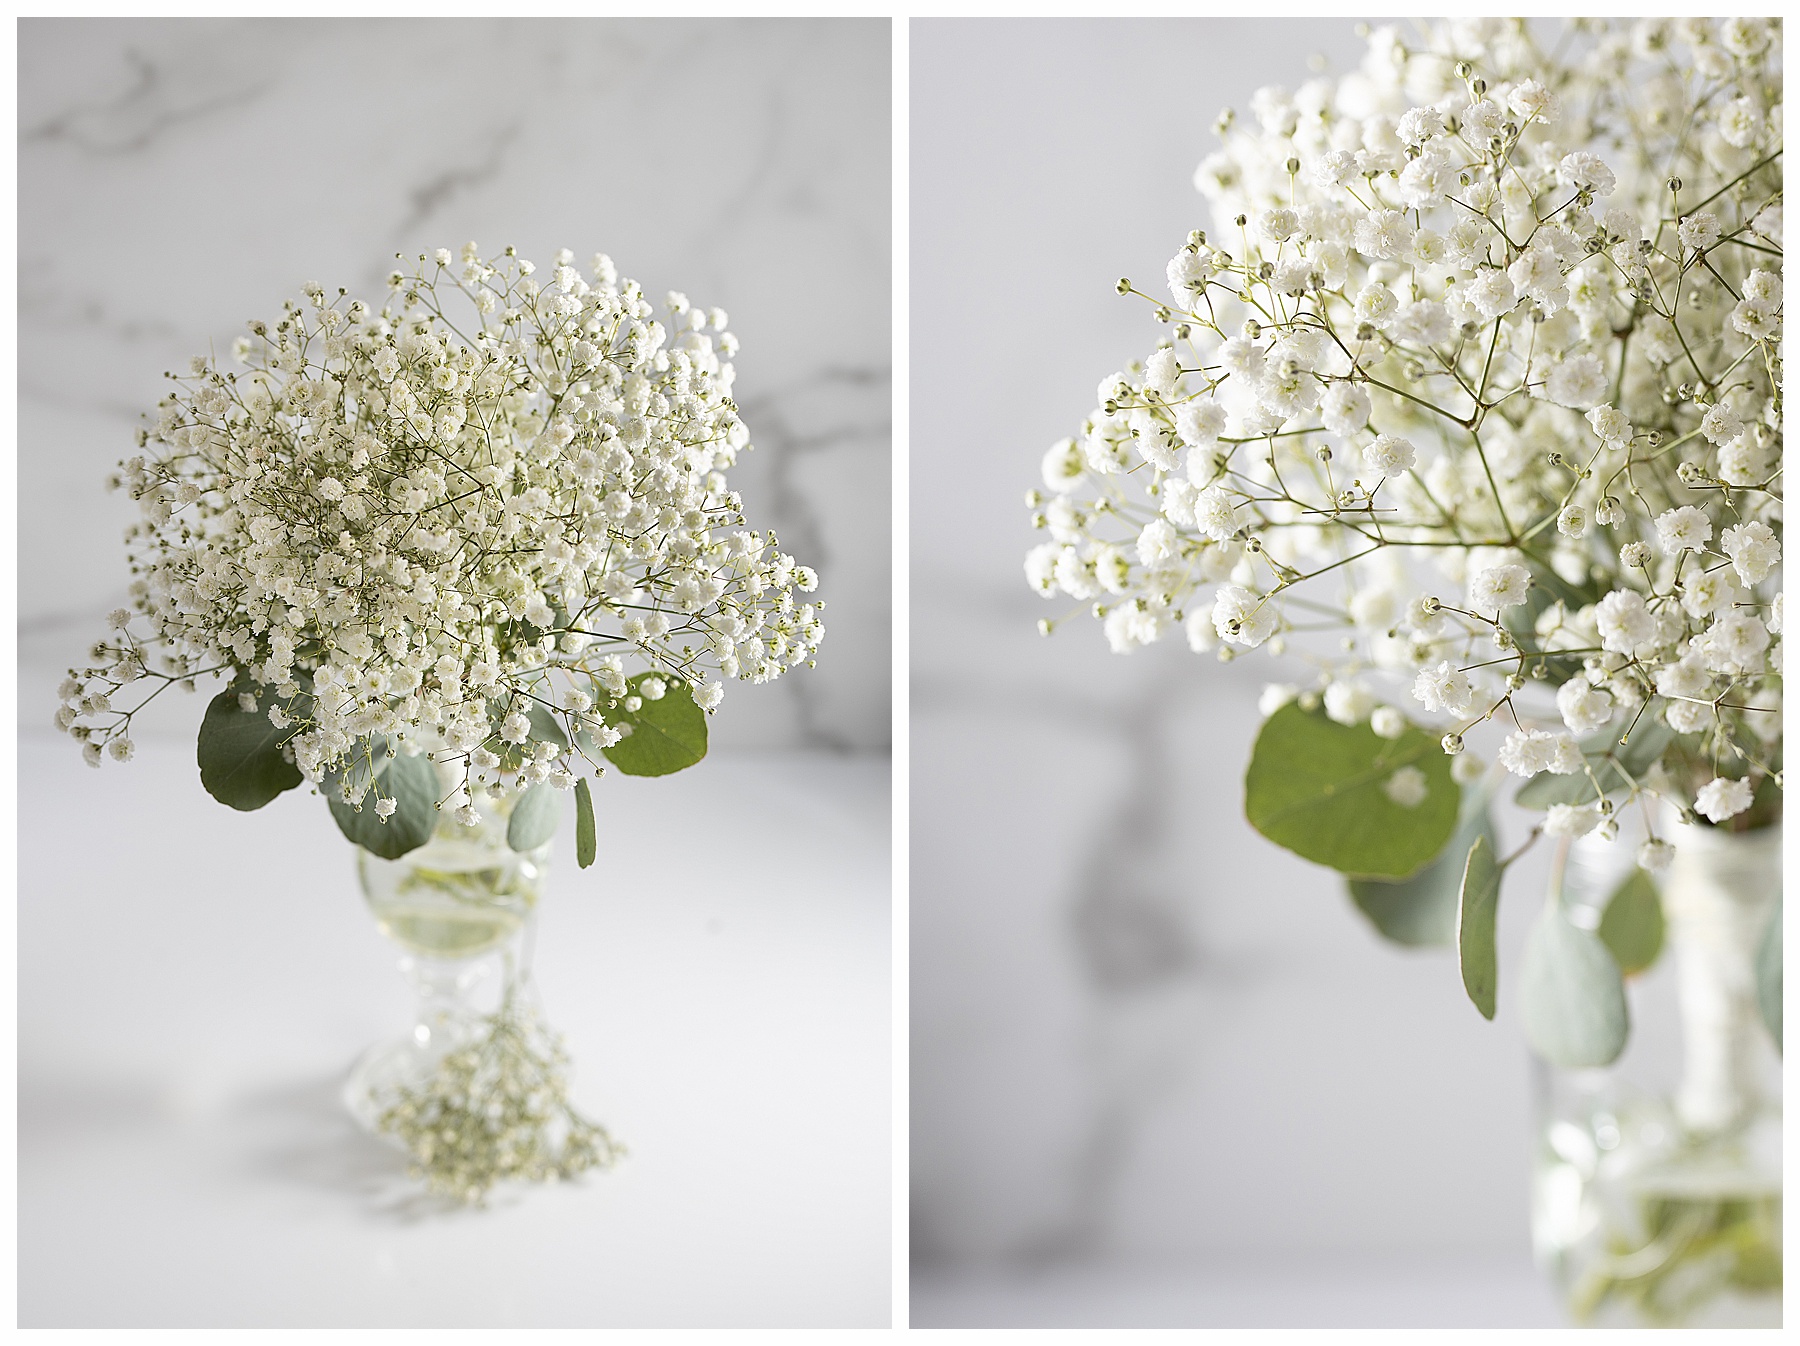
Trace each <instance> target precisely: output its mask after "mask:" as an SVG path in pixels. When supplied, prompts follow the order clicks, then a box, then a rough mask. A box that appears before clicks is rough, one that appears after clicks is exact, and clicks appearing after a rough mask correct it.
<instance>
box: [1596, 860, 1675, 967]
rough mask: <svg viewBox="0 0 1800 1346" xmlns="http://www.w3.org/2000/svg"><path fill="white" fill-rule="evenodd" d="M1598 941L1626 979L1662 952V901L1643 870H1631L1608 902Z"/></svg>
mask: <svg viewBox="0 0 1800 1346" xmlns="http://www.w3.org/2000/svg"><path fill="white" fill-rule="evenodd" d="M1600 938H1601V940H1602V941H1603V942H1604V943H1605V945H1606V947H1607V948H1608V949H1610V950H1611V951H1612V956H1613V959H1614V961H1615V962H1617V963H1618V965H1619V971H1621V972H1623V973H1624V974H1625V975H1626V976H1627V977H1629V976H1632V975H1633V974H1635V973H1638V972H1642V971H1643V970H1644V969H1645V968H1647V967H1649V966H1650V965H1651V964H1652V963H1654V962H1655V961H1656V956H1657V955H1658V954H1659V953H1661V952H1662V945H1663V909H1662V899H1661V898H1660V897H1658V896H1657V895H1656V885H1655V884H1654V883H1652V882H1651V881H1650V876H1649V875H1648V874H1646V873H1645V872H1644V871H1643V870H1641V869H1636V868H1634V869H1633V870H1632V871H1631V873H1629V874H1627V875H1626V876H1625V880H1624V882H1622V883H1621V884H1620V885H1619V886H1618V887H1617V888H1615V889H1614V890H1613V895H1612V896H1611V897H1609V898H1607V900H1606V911H1605V912H1604V913H1603V914H1602V915H1601V917H1600Z"/></svg>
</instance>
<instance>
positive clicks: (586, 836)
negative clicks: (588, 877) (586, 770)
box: [575, 776, 595, 869]
mask: <svg viewBox="0 0 1800 1346" xmlns="http://www.w3.org/2000/svg"><path fill="white" fill-rule="evenodd" d="M594 852H595V841H594V796H593V794H592V792H591V791H590V790H589V789H588V783H587V777H586V776H582V777H581V778H580V779H578V780H577V781H576V782H575V864H576V865H577V867H579V868H581V869H586V868H587V867H588V866H589V865H591V864H593V863H594Z"/></svg>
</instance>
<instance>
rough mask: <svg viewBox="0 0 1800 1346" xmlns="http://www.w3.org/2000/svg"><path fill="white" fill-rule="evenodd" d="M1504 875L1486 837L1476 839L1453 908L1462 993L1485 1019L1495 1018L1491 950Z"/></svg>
mask: <svg viewBox="0 0 1800 1346" xmlns="http://www.w3.org/2000/svg"><path fill="white" fill-rule="evenodd" d="M1505 872H1506V867H1505V866H1504V865H1502V864H1501V863H1500V862H1499V860H1498V859H1496V858H1495V855H1494V845H1493V843H1492V842H1491V841H1490V840H1489V839H1488V838H1487V837H1485V836H1479V837H1476V838H1475V844H1474V845H1473V846H1471V847H1470V848H1469V858H1468V861H1467V863H1466V864H1465V865H1464V866H1463V879H1462V892H1461V895H1460V897H1459V899H1458V901H1457V907H1456V952H1457V961H1458V962H1459V963H1460V964H1461V965H1462V980H1463V989H1464V990H1465V991H1467V992H1468V993H1469V999H1470V1000H1471V1001H1473V1002H1474V1005H1475V1008H1476V1009H1478V1010H1480V1011H1481V1016H1482V1018H1484V1019H1491V1018H1493V1017H1494V1001H1495V996H1496V994H1497V992H1498V990H1499V981H1500V971H1499V961H1498V956H1497V954H1496V953H1495V950H1494V918H1495V914H1496V913H1497V912H1498V910H1499V907H1500V877H1501V875H1502V874H1504V873H1505Z"/></svg>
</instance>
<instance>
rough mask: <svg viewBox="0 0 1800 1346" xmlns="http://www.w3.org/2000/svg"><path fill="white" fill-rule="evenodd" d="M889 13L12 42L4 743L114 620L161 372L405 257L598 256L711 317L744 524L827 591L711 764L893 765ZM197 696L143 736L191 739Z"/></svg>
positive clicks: (142, 28)
mask: <svg viewBox="0 0 1800 1346" xmlns="http://www.w3.org/2000/svg"><path fill="white" fill-rule="evenodd" d="M889 59H890V58H889V40H888V24H887V21H886V20H875V19H870V20H828V21H789V20H750V21H730V22H722V21H715V20H700V21H687V20H681V21H667V20H650V21H642V20H594V19H577V20H556V21H541V20H498V19H496V20H482V21H464V20H427V21H419V20H405V21H386V20H382V21H359V20H342V19H334V20H323V21H318V20H307V21H297V20H166V19H132V20H116V19H104V20H100V19H90V20H54V21H52V20H30V19H28V20H25V21H23V22H22V23H21V24H20V29H19V133H20V134H19V330H20V334H21V339H20V342H19V394H20V408H19V491H20V502H21V509H20V517H19V629H20V658H21V679H20V703H21V704H20V718H21V723H22V724H23V725H24V726H25V727H26V728H27V729H32V730H36V729H42V728H45V727H47V726H48V724H49V720H50V715H51V712H52V711H54V709H55V696H54V691H53V689H54V686H55V683H56V682H57V680H58V679H59V678H60V677H61V676H62V673H63V671H64V670H65V669H66V668H67V667H68V666H69V665H70V664H72V663H78V662H81V661H82V659H83V652H84V651H85V649H86V647H87V646H88V644H89V643H90V642H92V641H93V640H94V639H96V638H97V637H98V635H99V634H100V632H101V618H102V617H103V615H104V614H105V613H106V612H107V611H108V610H110V609H111V608H113V607H116V606H118V605H119V604H120V602H121V601H123V599H124V597H125V593H124V590H125V582H126V579H127V576H126V573H125V565H124V550H123V547H122V545H121V543H120V540H119V533H120V530H121V529H122V528H123V527H124V526H125V524H126V523H128V522H130V519H131V516H132V513H133V511H132V510H131V508H130V505H129V502H127V501H125V500H123V499H122V498H118V497H109V496H107V495H105V494H104V493H103V492H102V489H101V482H102V480H103V478H104V476H105V474H106V472H107V471H108V470H109V469H110V468H111V467H112V465H113V464H114V463H116V462H117V461H118V460H119V459H121V458H123V457H126V456H127V455H129V454H130V453H131V452H132V451H133V449H132V442H131V435H132V431H133V429H134V427H135V426H136V424H137V417H138V415H139V414H140V413H141V412H143V411H145V410H147V409H149V408H150V407H152V406H153V405H154V403H155V402H156V399H157V398H158V397H160V396H161V395H162V393H163V390H164V380H163V379H162V377H161V376H162V371H163V370H165V369H172V368H177V367H179V366H180V365H182V364H183V363H185V361H186V359H187V357H188V356H189V355H192V354H194V353H195V352H197V351H204V350H206V349H208V347H209V346H210V347H211V348H213V349H218V350H223V349H225V348H226V347H227V346H228V345H229V343H230V340H231V338H232V337H233V336H234V335H236V334H237V333H238V332H240V331H242V330H243V324H244V322H245V320H246V319H248V318H250V317H252V316H267V315H270V314H273V313H275V312H276V311H277V310H278V309H279V307H280V304H281V302H282V300H283V299H285V298H289V297H292V296H295V295H297V294H298V293H299V286H300V285H301V284H302V283H303V282H304V281H307V280H317V281H319V282H320V283H321V284H325V285H328V286H336V285H345V286H348V287H349V288H350V289H351V291H352V293H362V294H365V295H369V296H371V297H373V298H379V297H380V295H381V294H382V293H384V292H385V285H384V283H383V278H384V277H385V276H386V274H387V272H388V270H389V269H390V268H391V266H392V263H393V256H394V253H395V252H405V253H407V254H409V255H416V254H417V253H419V252H420V251H423V250H428V249H430V248H433V247H438V246H445V247H450V248H453V249H454V248H456V247H459V246H460V245H461V244H462V243H463V242H464V241H465V240H467V239H475V240H476V241H477V242H479V243H481V244H482V245H483V247H484V248H498V247H500V246H503V245H505V244H507V243H513V244H516V245H517V246H518V248H519V249H520V251H521V253H522V254H523V255H525V256H526V257H530V258H532V259H533V260H536V261H538V262H539V263H540V264H544V263H547V262H548V261H549V258H550V256H551V254H552V253H554V252H555V250H556V249H557V248H559V247H564V246H567V247H569V248H571V249H572V250H573V251H574V252H575V253H576V254H577V256H580V257H586V256H588V255H590V254H592V253H594V252H597V251H604V252H608V253H611V254H612V256H613V258H614V260H615V261H616V262H617V263H618V265H619V269H620V271H621V273H622V274H624V275H627V276H633V277H636V278H637V279H638V280H640V281H642V282H643V283H644V286H645V289H646V290H647V292H649V293H650V294H652V295H660V294H662V293H663V292H664V291H665V290H668V289H680V290H684V291H686V292H687V293H688V294H689V295H690V296H691V297H692V298H693V299H694V300H695V302H697V303H704V304H708V305H713V304H717V305H720V306H722V307H724V308H725V309H727V310H728V311H729V312H730V313H731V317H732V327H733V328H734V329H735V330H736V331H737V333H738V335H739V338H740V339H741V340H742V342H743V351H742V354H741V356H740V358H739V360H738V362H737V363H738V390H739V395H740V402H741V404H742V406H743V410H744V418H745V420H746V422H747V423H748V424H749V426H750V429H751V431H752V435H753V442H755V443H756V445H757V452H756V453H754V454H752V455H750V456H749V457H748V458H747V459H745V460H744V462H743V466H742V467H741V468H740V469H739V470H738V472H736V473H734V475H733V481H734V484H735V485H737V486H738V487H739V489H741V490H742V491H743V494H744V498H745V501H746V504H747V506H748V512H749V516H750V518H751V520H752V522H753V523H755V524H756V526H758V527H773V528H774V529H775V530H776V532H777V533H778V534H779V535H780V537H781V538H782V541H783V543H784V544H785V545H786V546H788V547H790V548H791V549H792V550H793V551H794V552H796V553H797V554H798V555H799V556H800V557H801V558H802V559H803V560H806V561H808V562H809V563H811V564H813V565H815V566H816V567H817V569H818V570H819V572H820V574H821V576H822V584H821V590H820V595H819V596H820V597H821V598H823V599H824V600H825V601H826V603H827V626H828V631H829V634H828V636H827V638H826V643H825V646H824V647H823V650H822V651H821V657H820V660H819V666H818V668H817V669H816V670H810V671H808V670H802V671H800V672H799V673H797V674H795V675H794V676H792V677H790V678H784V679H782V680H781V681H780V682H779V683H777V684H775V685H773V686H769V687H758V688H750V687H748V686H746V687H744V688H743V689H741V690H740V691H739V692H738V693H736V694H735V695H734V696H733V698H732V699H731V700H730V701H729V702H728V703H727V706H726V709H725V711H724V712H723V713H722V714H721V715H720V717H719V722H718V725H717V733H716V739H715V742H716V744H717V745H718V746H720V747H724V748H730V747H743V746H758V747H767V746H814V747H833V748H838V749H848V750H881V749H885V748H886V746H887V743H888V733H889V718H888V699H889V697H888V682H889V675H888V669H889V639H888V630H889V624H890V618H891V612H890V599H889V585H890V574H889V529H888V502H889V495H890V492H889V453H888V448H889V410H888V408H889V396H890V392H889V368H890V360H889V349H888V347H889V310H890V293H891V281H890V279H889V277H890V269H889V242H890V239H889V234H890V212H891V204H890V169H889V164H890V157H889V152H888V150H889V143H890V140H889V106H890V105H889V85H890V80H889ZM204 701H205V698H204V697H199V698H194V699H192V700H188V701H186V702H183V703H179V704H178V705H177V706H175V707H173V708H171V710H170V711H168V712H164V714H163V715H162V716H160V717H147V718H146V721H145V723H144V725H143V729H144V731H145V732H149V733H154V732H156V730H157V728H158V727H159V726H160V727H161V729H163V730H164V731H166V732H167V733H169V734H170V735H171V736H176V737H182V738H187V737H191V735H192V733H193V731H194V728H195V726H197V725H198V722H199V716H200V712H201V710H202V708H203V704H204Z"/></svg>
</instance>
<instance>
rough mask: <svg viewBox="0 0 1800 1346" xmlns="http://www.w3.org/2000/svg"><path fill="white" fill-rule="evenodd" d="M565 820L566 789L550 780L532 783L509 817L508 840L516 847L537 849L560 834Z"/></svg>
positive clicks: (509, 844)
mask: <svg viewBox="0 0 1800 1346" xmlns="http://www.w3.org/2000/svg"><path fill="white" fill-rule="evenodd" d="M561 821H562V791H560V790H558V789H557V788H556V787H555V786H553V785H551V784H550V783H549V782H548V781H540V782H538V784H536V785H534V786H532V787H531V788H530V789H529V790H527V791H526V792H525V793H524V794H522V795H520V796H519V800H518V802H517V803H516V804H514V805H513V811H512V817H510V818H508V819H507V821H506V844H507V845H508V846H511V847H512V848H513V849H514V850H515V851H535V850H536V849H537V848H538V847H539V846H542V845H543V844H544V843H545V842H547V841H549V840H550V838H551V837H553V836H555V835H556V825H557V824H558V823H560V822H561Z"/></svg>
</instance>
